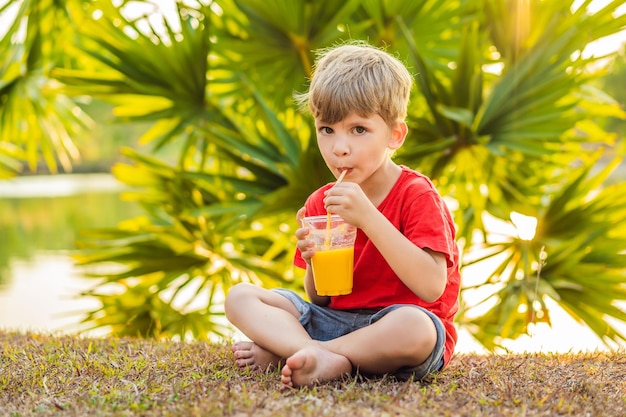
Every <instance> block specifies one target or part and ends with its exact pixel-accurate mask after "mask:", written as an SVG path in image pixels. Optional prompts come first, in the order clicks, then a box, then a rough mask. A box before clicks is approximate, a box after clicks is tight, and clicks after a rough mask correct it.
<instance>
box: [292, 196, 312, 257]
mask: <svg viewBox="0 0 626 417" xmlns="http://www.w3.org/2000/svg"><path fill="white" fill-rule="evenodd" d="M304 214H305V209H304V207H302V208H301V209H300V210H298V213H296V220H297V221H298V224H300V225H302V224H303V223H302V220H303V219H304ZM308 236H309V229H308V228H306V227H300V228H299V229H298V230H296V238H297V239H298V242H297V243H296V246H297V248H298V249H299V250H300V254H301V255H302V259H304V261H305V262H306V263H307V264H308V265H311V258H312V257H313V255H314V254H315V249H314V248H315V243H314V242H313V241H312V240H310V239H307V237H308Z"/></svg>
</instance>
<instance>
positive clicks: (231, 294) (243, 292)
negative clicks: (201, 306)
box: [224, 282, 257, 318]
mask: <svg viewBox="0 0 626 417" xmlns="http://www.w3.org/2000/svg"><path fill="white" fill-rule="evenodd" d="M256 289H257V287H256V286H255V285H253V284H249V283H247V282H242V283H241V284H237V285H235V286H233V287H232V288H231V289H230V290H228V293H227V294H226V298H225V299H224V312H225V313H226V317H227V318H230V316H231V315H232V314H233V313H234V312H235V311H237V310H238V309H241V308H243V307H245V306H246V305H247V302H249V300H250V297H251V296H253V295H254V292H255V290H256Z"/></svg>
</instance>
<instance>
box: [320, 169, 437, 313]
mask: <svg viewBox="0 0 626 417" xmlns="http://www.w3.org/2000/svg"><path fill="white" fill-rule="evenodd" d="M326 204H327V205H328V204H331V208H332V211H333V212H334V213H337V214H339V215H340V216H341V217H342V218H343V219H344V220H345V221H346V222H348V223H350V224H352V225H354V226H356V227H358V228H359V229H361V230H362V231H363V232H364V233H365V234H366V235H367V237H368V238H369V239H370V240H371V241H372V243H373V244H374V245H375V246H376V248H377V249H378V251H379V252H380V253H381V254H382V255H383V257H384V258H385V260H386V261H387V263H388V264H389V266H390V267H391V269H393V271H394V273H395V274H396V275H397V276H398V277H399V278H400V279H401V280H402V282H404V284H405V285H406V286H407V287H409V288H410V289H411V291H413V292H414V293H415V294H416V295H417V296H418V297H420V298H421V299H422V300H424V301H426V302H433V301H435V300H437V299H438V298H439V297H440V296H441V294H443V291H444V290H445V287H446V282H447V265H446V258H445V255H443V254H441V253H438V252H435V251H431V250H428V249H426V250H425V249H421V248H420V247H418V246H416V245H415V244H414V243H413V242H411V241H410V240H409V239H408V238H407V237H406V236H404V235H403V234H402V233H401V232H400V231H399V230H398V229H396V227H395V226H394V225H393V224H392V223H391V222H390V221H389V220H388V219H387V218H386V217H385V216H384V215H383V214H382V213H381V212H380V211H378V209H377V208H376V207H375V206H374V205H373V204H372V202H371V201H370V200H369V199H368V198H367V196H366V195H365V194H364V193H363V191H362V190H361V187H359V186H358V185H357V184H355V183H348V182H345V181H344V182H343V183H342V184H340V185H339V186H337V187H334V188H333V190H330V191H328V193H327V200H326Z"/></svg>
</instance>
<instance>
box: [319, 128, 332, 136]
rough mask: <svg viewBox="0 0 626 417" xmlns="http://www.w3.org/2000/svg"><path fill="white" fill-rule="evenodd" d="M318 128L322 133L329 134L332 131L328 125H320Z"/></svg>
mask: <svg viewBox="0 0 626 417" xmlns="http://www.w3.org/2000/svg"><path fill="white" fill-rule="evenodd" d="M318 130H319V132H320V133H321V134H322V135H330V134H332V133H333V129H331V128H330V127H328V126H322V127H320V128H319V129H318Z"/></svg>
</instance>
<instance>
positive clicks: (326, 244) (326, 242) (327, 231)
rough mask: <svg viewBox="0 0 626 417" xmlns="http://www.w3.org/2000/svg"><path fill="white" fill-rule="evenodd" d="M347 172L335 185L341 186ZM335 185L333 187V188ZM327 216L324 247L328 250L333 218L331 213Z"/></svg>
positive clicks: (342, 173) (340, 176)
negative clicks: (331, 218) (331, 219)
mask: <svg viewBox="0 0 626 417" xmlns="http://www.w3.org/2000/svg"><path fill="white" fill-rule="evenodd" d="M347 172H348V170H345V171H342V172H341V174H340V175H339V178H337V182H336V183H335V185H337V184H339V183H340V182H341V181H342V180H343V177H345V176H346V173H347ZM335 185H333V187H334V186H335ZM326 216H327V218H326V239H325V240H324V247H325V248H328V247H329V246H330V216H331V213H330V211H329V212H328V213H327V214H326Z"/></svg>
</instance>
